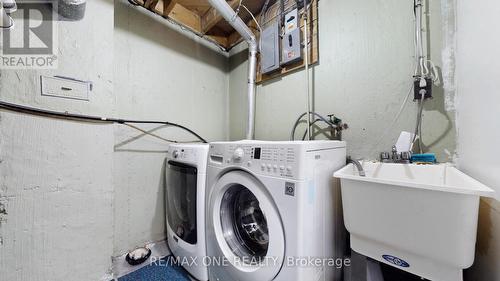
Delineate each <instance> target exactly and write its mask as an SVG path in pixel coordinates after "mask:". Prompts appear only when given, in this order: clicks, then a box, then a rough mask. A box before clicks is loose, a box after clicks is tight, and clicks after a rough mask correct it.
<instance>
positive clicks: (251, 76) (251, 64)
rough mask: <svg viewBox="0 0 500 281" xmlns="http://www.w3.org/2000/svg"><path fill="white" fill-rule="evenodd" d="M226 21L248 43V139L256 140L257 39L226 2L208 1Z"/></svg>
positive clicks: (218, 0)
mask: <svg viewBox="0 0 500 281" xmlns="http://www.w3.org/2000/svg"><path fill="white" fill-rule="evenodd" d="M208 2H209V3H210V5H212V7H214V8H215V9H216V10H217V11H218V12H219V13H220V14H221V15H222V17H224V19H225V20H226V21H227V22H228V23H229V24H230V25H231V26H232V27H233V28H234V29H235V30H236V31H237V32H238V33H239V34H240V35H241V37H243V39H245V41H246V42H247V43H248V121H247V133H246V138H247V139H253V138H254V134H255V133H254V132H255V130H254V129H255V77H256V75H257V49H258V45H257V39H256V38H255V35H254V34H253V32H252V31H251V30H250V28H248V26H247V25H246V24H245V23H244V22H243V20H242V19H241V18H240V17H239V16H238V14H237V13H236V12H235V11H234V10H233V9H232V8H231V6H229V5H228V4H227V2H226V1H225V0H208Z"/></svg>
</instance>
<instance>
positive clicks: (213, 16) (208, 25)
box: [201, 0, 240, 34]
mask: <svg viewBox="0 0 500 281" xmlns="http://www.w3.org/2000/svg"><path fill="white" fill-rule="evenodd" d="M239 3H240V0H230V1H229V2H228V4H229V6H231V8H233V10H234V8H236V7H237V6H238V4H239ZM222 19H223V17H222V15H221V14H220V13H219V12H217V10H216V9H215V8H213V7H212V8H210V9H209V10H208V11H207V12H206V13H205V14H204V15H203V16H202V17H201V33H203V34H205V33H207V32H208V31H210V29H212V27H214V26H215V25H217V23H219V22H220V21H221V20H222Z"/></svg>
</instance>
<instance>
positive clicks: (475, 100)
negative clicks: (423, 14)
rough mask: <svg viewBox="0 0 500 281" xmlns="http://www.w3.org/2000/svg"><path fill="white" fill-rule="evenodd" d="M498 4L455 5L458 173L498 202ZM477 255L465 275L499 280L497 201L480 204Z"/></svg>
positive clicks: (481, 280)
mask: <svg viewBox="0 0 500 281" xmlns="http://www.w3.org/2000/svg"><path fill="white" fill-rule="evenodd" d="M499 14H500V3H499V2H498V1H495V0H486V1H482V2H481V3H480V4H478V3H472V2H471V1H466V0H458V4H457V99H458V118H457V123H458V128H459V131H458V157H459V165H460V169H461V170H463V171H464V172H466V173H468V174H470V175H471V176H473V177H475V178H476V179H478V180H479V181H481V182H483V183H485V184H487V185H489V186H490V187H492V188H494V189H495V190H496V192H497V200H500V173H499V171H500V163H499V162H498V159H497V155H500V146H499V141H500V131H499V122H498V120H499V117H498V114H499V112H500V91H499V88H498V82H497V81H498V77H500V57H499V55H498V54H499V50H500V38H499V37H498V36H492V34H498V32H499V28H498V26H499V25H498V15H499ZM476 250H477V255H476V261H475V264H474V266H473V267H472V268H471V269H470V270H469V271H468V272H467V274H466V276H467V277H468V280H471V281H487V280H488V281H489V280H500V267H499V262H500V203H499V202H498V201H496V200H486V199H485V200H482V201H481V207H480V220H479V230H478V242H477V248H476Z"/></svg>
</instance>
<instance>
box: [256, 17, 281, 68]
mask: <svg viewBox="0 0 500 281" xmlns="http://www.w3.org/2000/svg"><path fill="white" fill-rule="evenodd" d="M279 68H280V47H279V24H278V21H274V22H272V23H270V24H268V25H267V27H265V28H264V29H263V30H262V40H261V53H260V72H261V73H262V74H266V73H269V72H273V71H275V70H277V69H279Z"/></svg>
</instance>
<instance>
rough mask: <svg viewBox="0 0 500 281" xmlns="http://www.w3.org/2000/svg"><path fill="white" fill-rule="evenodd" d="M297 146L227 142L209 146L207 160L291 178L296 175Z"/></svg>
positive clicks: (259, 172) (258, 172)
mask: <svg viewBox="0 0 500 281" xmlns="http://www.w3.org/2000/svg"><path fill="white" fill-rule="evenodd" d="M298 153H299V152H298V151H297V147H296V146H293V145H290V146H283V145H248V144H241V143H235V144H229V145H225V146H215V145H214V146H212V145H211V146H210V156H209V158H210V159H209V162H211V163H215V164H220V165H228V166H229V165H231V166H235V165H236V166H242V167H245V168H246V169H249V170H252V171H253V172H255V173H257V174H265V175H272V176H280V177H287V178H293V177H295V176H296V171H297V169H298V167H297V159H298V158H299V157H298V155H297V154H298Z"/></svg>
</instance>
